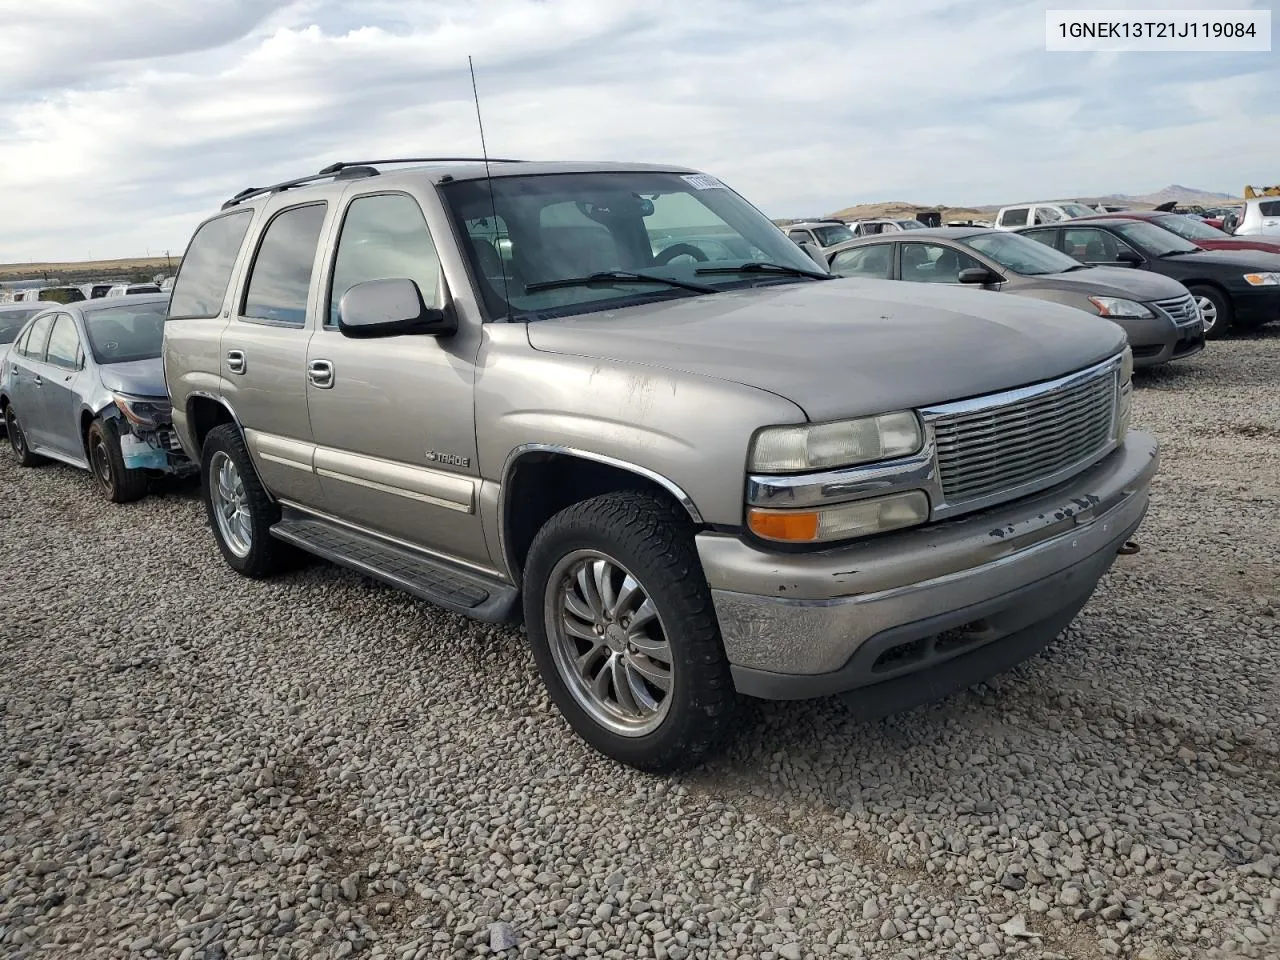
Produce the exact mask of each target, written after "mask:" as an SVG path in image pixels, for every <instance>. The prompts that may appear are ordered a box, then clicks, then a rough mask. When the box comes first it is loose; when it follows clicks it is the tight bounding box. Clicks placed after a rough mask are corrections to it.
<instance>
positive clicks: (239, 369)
mask: <svg viewBox="0 0 1280 960" xmlns="http://www.w3.org/2000/svg"><path fill="white" fill-rule="evenodd" d="M244 368H245V360H244V351H243V350H228V351H227V369H228V370H230V371H231V372H232V373H244Z"/></svg>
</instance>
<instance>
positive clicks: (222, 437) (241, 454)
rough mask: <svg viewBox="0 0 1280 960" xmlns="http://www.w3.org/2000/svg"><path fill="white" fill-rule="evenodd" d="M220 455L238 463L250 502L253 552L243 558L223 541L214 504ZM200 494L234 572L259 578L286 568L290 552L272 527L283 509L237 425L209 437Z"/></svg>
mask: <svg viewBox="0 0 1280 960" xmlns="http://www.w3.org/2000/svg"><path fill="white" fill-rule="evenodd" d="M218 453H225V454H226V455H227V456H228V457H229V458H230V459H231V462H232V463H233V464H235V467H236V470H237V472H238V473H239V474H240V479H241V482H242V483H243V484H244V488H245V495H246V497H247V499H248V505H249V516H250V521H251V525H252V530H251V531H250V536H251V543H250V544H249V552H248V553H247V554H245V555H244V556H243V557H239V556H236V554H235V552H234V551H233V550H232V549H231V548H230V547H229V546H228V545H227V543H226V541H224V540H223V539H222V530H221V529H220V528H219V526H218V518H217V514H216V509H215V508H214V505H213V492H212V484H213V477H212V475H211V472H210V469H209V468H210V464H211V463H212V461H213V458H214V456H215V455H216V454H218ZM200 494H201V497H202V499H203V500H204V508H205V513H206V515H207V516H208V518H209V526H210V527H211V528H212V529H213V539H214V541H215V542H216V543H217V544H218V549H219V550H220V551H221V553H222V556H223V559H224V560H226V562H227V565H228V566H230V567H231V569H233V570H235V571H236V572H237V573H240V574H243V575H244V576H247V577H253V578H255V579H256V578H262V577H269V576H271V575H273V574H275V573H277V572H279V571H280V570H281V569H282V568H283V566H284V559H285V557H286V556H287V553H288V551H287V548H286V545H285V544H283V543H281V542H280V541H279V540H277V539H276V538H275V537H273V536H272V535H271V527H272V526H273V525H274V524H275V523H277V522H278V521H279V519H280V508H279V507H278V506H277V505H276V504H275V503H274V502H273V501H272V500H271V498H270V497H269V496H268V495H267V492H266V489H265V488H264V487H263V486H262V481H261V480H259V479H258V472H257V470H255V469H254V466H253V461H252V460H251V459H250V458H249V451H248V449H247V448H246V447H245V443H244V437H243V436H241V434H240V430H239V429H238V428H237V427H236V426H234V425H233V424H225V425H222V426H218V427H214V428H213V429H212V430H210V431H209V435H208V436H207V437H206V438H205V441H204V446H203V447H202V448H201V451H200Z"/></svg>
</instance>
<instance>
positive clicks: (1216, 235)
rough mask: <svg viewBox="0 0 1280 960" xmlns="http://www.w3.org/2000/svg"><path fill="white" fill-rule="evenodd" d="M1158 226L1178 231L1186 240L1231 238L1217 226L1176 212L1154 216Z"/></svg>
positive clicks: (1173, 231)
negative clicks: (1165, 215) (1164, 215)
mask: <svg viewBox="0 0 1280 960" xmlns="http://www.w3.org/2000/svg"><path fill="white" fill-rule="evenodd" d="M1151 222H1152V223H1154V224H1155V225H1156V226H1159V227H1164V228H1165V229H1166V230H1168V231H1170V232H1172V233H1176V234H1177V235H1178V236H1180V237H1182V238H1183V239H1184V240H1230V239H1231V235H1230V234H1229V233H1223V232H1222V231H1221V230H1219V229H1217V228H1216V227H1211V226H1209V225H1208V224H1207V223H1205V222H1204V221H1203V220H1192V219H1191V218H1190V217H1184V216H1181V215H1179V214H1176V213H1171V214H1169V216H1167V217H1153V218H1152V220H1151Z"/></svg>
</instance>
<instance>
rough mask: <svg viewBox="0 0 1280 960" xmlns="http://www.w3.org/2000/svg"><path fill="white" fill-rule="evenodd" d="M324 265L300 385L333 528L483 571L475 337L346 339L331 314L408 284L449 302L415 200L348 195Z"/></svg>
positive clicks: (468, 333) (474, 332)
mask: <svg viewBox="0 0 1280 960" xmlns="http://www.w3.org/2000/svg"><path fill="white" fill-rule="evenodd" d="M342 221H343V222H342V225H341V226H340V227H339V232H338V234H337V241H336V243H335V244H334V247H335V253H334V257H333V259H332V260H331V262H330V263H329V264H328V265H327V267H328V273H329V277H330V280H329V281H328V282H329V284H330V285H331V286H332V296H331V301H330V304H329V306H328V308H327V310H326V323H325V324H324V326H323V327H322V328H321V329H319V330H317V332H316V334H315V336H314V337H313V338H312V340H311V342H310V344H309V350H308V357H307V359H308V366H309V367H310V366H311V365H324V366H325V369H326V371H327V372H326V373H325V374H323V375H319V374H318V375H316V376H315V377H314V378H313V379H309V380H308V383H307V395H308V405H309V410H310V415H311V427H312V431H313V436H314V439H315V444H316V449H315V457H314V462H315V466H316V473H317V474H318V476H319V478H320V483H321V486H322V488H323V490H324V494H325V498H326V500H327V501H328V503H329V504H331V513H333V515H335V516H336V517H337V518H338V519H341V520H345V521H347V522H350V523H354V524H357V525H358V526H361V527H364V528H366V529H369V530H372V531H374V532H376V533H380V534H382V535H384V536H389V537H394V538H397V539H401V540H404V541H407V542H409V543H411V544H414V545H416V546H420V547H424V548H427V549H429V550H432V551H435V552H438V553H443V554H446V555H448V556H450V557H454V558H457V559H459V560H463V561H465V562H468V563H472V564H477V565H484V566H487V565H489V564H490V563H491V558H490V555H489V551H488V548H487V545H486V542H485V538H484V532H483V528H482V526H481V520H480V516H479V513H478V510H477V493H478V487H479V482H480V477H479V469H478V466H477V457H476V436H475V414H474V398H473V388H474V380H475V358H476V355H477V354H478V352H479V348H480V330H479V328H478V327H477V326H475V325H472V324H466V323H464V324H461V325H460V327H459V329H458V330H457V332H456V333H454V334H453V335H452V336H449V337H446V338H435V337H430V336H421V335H418V336H413V335H410V336H397V337H387V338H376V339H354V338H350V337H347V336H344V335H343V334H342V333H341V332H340V330H339V329H338V328H337V325H336V320H337V312H336V310H337V305H338V304H339V303H340V301H341V298H342V295H343V294H344V293H345V292H346V290H347V289H349V288H350V286H351V285H353V284H354V283H359V282H364V281H367V280H376V279H388V278H393V277H403V278H407V279H411V280H414V281H415V282H416V283H417V284H418V286H419V288H420V290H421V291H422V294H423V298H424V301H425V302H426V303H427V304H429V305H430V304H433V303H434V304H435V305H438V306H444V307H445V308H446V309H451V308H449V307H448V305H447V293H446V292H445V290H444V280H443V277H442V276H441V274H440V270H439V266H438V255H437V254H436V251H435V246H434V243H433V242H432V240H431V236H430V232H429V231H428V229H427V224H426V220H425V218H424V217H423V214H422V210H421V206H420V201H419V200H418V199H416V198H414V197H411V196H410V195H409V194H406V193H398V192H396V193H380V194H379V193H369V192H365V193H363V194H361V193H358V192H356V193H355V195H353V196H351V198H350V202H349V206H348V207H347V210H346V212H345V213H344V215H343V218H342Z"/></svg>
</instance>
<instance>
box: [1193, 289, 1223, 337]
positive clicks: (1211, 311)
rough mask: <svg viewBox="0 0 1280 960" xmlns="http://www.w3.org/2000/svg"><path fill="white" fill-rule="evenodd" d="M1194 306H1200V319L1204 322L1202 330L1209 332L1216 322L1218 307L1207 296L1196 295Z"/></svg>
mask: <svg viewBox="0 0 1280 960" xmlns="http://www.w3.org/2000/svg"><path fill="white" fill-rule="evenodd" d="M1196 306H1197V307H1199V308H1200V320H1201V322H1202V323H1203V324H1204V332H1205V333H1206V334H1208V333H1209V331H1210V330H1212V329H1213V328H1214V327H1215V326H1216V325H1217V323H1218V307H1217V305H1216V304H1215V303H1214V302H1213V301H1212V300H1210V299H1209V298H1208V297H1203V296H1198V297H1196Z"/></svg>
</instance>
